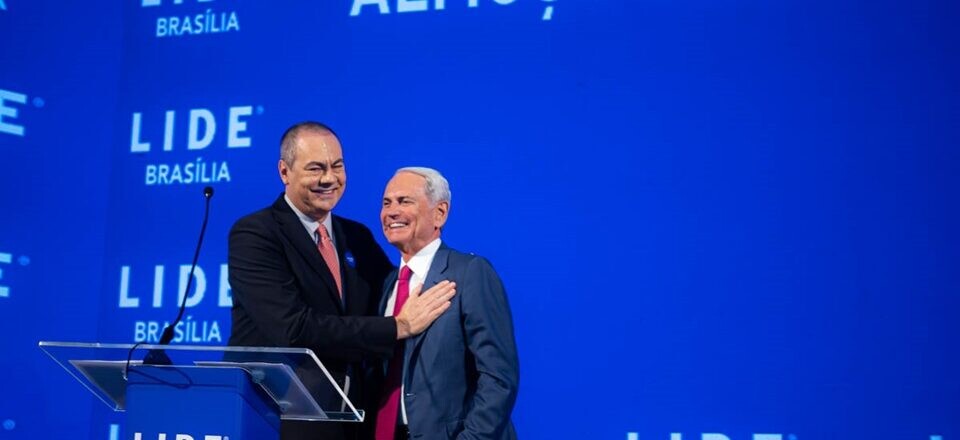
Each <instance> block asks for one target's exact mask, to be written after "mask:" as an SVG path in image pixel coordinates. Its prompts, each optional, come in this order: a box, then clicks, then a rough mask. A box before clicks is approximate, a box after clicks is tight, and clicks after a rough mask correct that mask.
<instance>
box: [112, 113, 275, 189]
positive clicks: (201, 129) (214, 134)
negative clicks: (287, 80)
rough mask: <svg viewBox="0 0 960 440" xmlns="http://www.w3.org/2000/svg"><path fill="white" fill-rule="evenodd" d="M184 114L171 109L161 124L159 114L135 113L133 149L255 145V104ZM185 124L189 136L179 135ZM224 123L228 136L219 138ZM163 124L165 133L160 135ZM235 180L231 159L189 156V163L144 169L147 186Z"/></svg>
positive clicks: (200, 149)
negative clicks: (252, 130)
mask: <svg viewBox="0 0 960 440" xmlns="http://www.w3.org/2000/svg"><path fill="white" fill-rule="evenodd" d="M183 113H184V112H183V111H181V112H179V113H178V112H177V111H176V110H167V111H166V112H164V117H163V123H162V124H161V123H158V122H159V118H157V116H159V115H149V114H147V115H145V114H144V113H142V112H134V113H133V117H132V120H131V125H130V152H131V153H134V154H146V153H151V152H154V151H157V150H162V152H163V153H170V152H174V151H188V152H196V153H201V152H204V151H210V150H209V148H213V147H215V146H216V145H223V146H224V147H226V148H228V149H235V148H249V147H250V146H251V145H252V144H253V143H252V140H251V138H250V136H249V135H247V133H246V132H247V123H248V120H249V118H250V117H252V116H253V115H254V107H253V106H249V105H246V106H234V107H229V108H227V109H226V110H225V111H222V112H214V111H212V110H210V109H206V108H193V109H189V110H187V111H186V114H187V117H186V121H184V120H183V117H182V116H180V117H179V118H178V115H183ZM256 113H257V114H262V113H263V107H257V108H256ZM218 114H219V115H220V116H219V119H218V116H217V115H218ZM178 121H179V122H178ZM218 121H220V122H218ZM184 123H186V125H187V130H186V131H187V133H186V136H185V137H178V136H177V134H176V133H177V132H178V129H177V127H178V126H179V127H180V130H182V129H183V125H184ZM223 125H226V130H225V131H226V136H219V137H218V133H221V132H223V130H221V129H220V128H219V127H221V126H223ZM161 127H162V133H163V134H162V136H161V135H160V132H161V130H160V128H161ZM178 141H180V142H179V143H178ZM151 154H153V153H151ZM151 157H155V156H151ZM231 179H232V176H231V175H230V167H229V164H228V163H227V161H215V160H214V161H208V160H205V159H204V158H203V156H199V155H198V156H196V157H192V158H189V159H188V160H187V161H186V162H179V163H151V164H147V165H146V168H145V171H144V183H145V184H146V185H184V184H194V183H197V184H207V183H224V182H230V181H231Z"/></svg>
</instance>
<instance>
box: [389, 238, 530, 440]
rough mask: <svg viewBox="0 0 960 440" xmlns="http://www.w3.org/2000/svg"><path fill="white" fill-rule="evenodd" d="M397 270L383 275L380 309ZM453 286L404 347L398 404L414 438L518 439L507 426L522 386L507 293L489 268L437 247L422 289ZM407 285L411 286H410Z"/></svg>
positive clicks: (474, 258)
mask: <svg viewBox="0 0 960 440" xmlns="http://www.w3.org/2000/svg"><path fill="white" fill-rule="evenodd" d="M396 279H397V271H393V272H392V273H391V274H390V276H388V277H387V282H386V283H385V284H384V289H385V290H384V292H385V294H384V295H383V298H384V299H383V300H382V301H381V305H380V310H381V313H383V312H384V311H385V309H386V303H387V299H388V298H389V296H390V294H391V292H392V289H393V285H394V284H395V282H396ZM443 280H450V281H454V282H456V289H457V293H456V295H455V296H454V297H453V300H452V301H451V306H450V308H449V309H447V311H445V312H444V313H443V315H441V316H440V317H439V318H437V320H436V321H434V323H433V324H432V325H431V326H430V327H429V328H428V329H427V330H426V331H425V332H423V333H421V334H420V335H417V336H415V337H412V338H409V339H407V340H405V341H403V344H404V367H403V376H402V377H403V386H404V393H403V395H402V398H403V399H404V404H405V406H406V414H407V422H408V428H409V429H410V435H411V437H412V438H416V439H422V440H433V439H437V440H439V439H453V438H459V439H496V440H510V439H516V432H515V431H514V428H513V423H512V422H511V420H510V414H511V412H512V411H513V405H514V402H515V401H516V397H517V391H518V388H519V381H520V366H519V359H518V356H517V349H516V342H515V340H514V334H513V321H512V318H511V313H510V307H509V304H508V303H507V297H506V292H505V291H504V288H503V283H502V282H501V281H500V277H499V276H497V274H496V272H495V271H494V270H493V267H492V266H491V265H490V263H489V262H488V261H487V260H486V259H484V258H482V257H479V256H475V255H471V254H465V253H461V252H458V251H456V250H453V249H451V248H449V247H447V246H446V245H445V244H441V246H440V248H439V249H438V250H437V253H436V255H435V256H434V258H433V262H432V263H431V265H430V269H429V271H428V273H427V276H426V278H425V279H424V283H423V288H422V291H426V290H427V289H428V288H429V287H432V286H433V285H435V284H437V283H439V282H440V281H443ZM411 287H413V286H411Z"/></svg>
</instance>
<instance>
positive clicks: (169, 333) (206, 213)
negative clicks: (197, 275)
mask: <svg viewBox="0 0 960 440" xmlns="http://www.w3.org/2000/svg"><path fill="white" fill-rule="evenodd" d="M211 197H213V187H212V186H208V187H205V188H203V199H204V201H205V203H204V209H203V225H201V226H200V238H199V239H198V240H197V249H196V250H195V251H194V252H193V263H191V265H190V275H189V276H188V277H187V286H186V287H185V288H184V290H183V300H182V301H180V311H179V312H178V313H177V319H174V320H173V323H171V324H170V325H168V326H166V327H165V328H164V329H163V333H162V334H161V335H160V342H158V343H157V345H167V344H169V343H170V341H173V334H174V329H175V328H176V327H177V324H178V323H180V319H181V318H183V312H184V311H185V310H186V308H187V294H189V293H190V287H192V286H193V272H194V271H195V270H196V268H197V260H198V259H199V258H200V246H202V245H203V235H204V234H205V233H206V232H207V220H209V218H210V198H211ZM143 363H145V364H153V365H170V364H171V362H170V358H169V357H167V355H166V353H164V352H163V350H150V351H149V352H148V353H147V356H146V357H144V358H143Z"/></svg>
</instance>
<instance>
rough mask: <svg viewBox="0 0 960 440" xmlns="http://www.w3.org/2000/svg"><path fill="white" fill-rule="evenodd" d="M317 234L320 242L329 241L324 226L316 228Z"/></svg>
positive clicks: (328, 235)
mask: <svg viewBox="0 0 960 440" xmlns="http://www.w3.org/2000/svg"><path fill="white" fill-rule="evenodd" d="M317 234H318V235H319V236H320V240H321V241H330V234H328V233H327V228H326V226H323V225H320V226H318V227H317Z"/></svg>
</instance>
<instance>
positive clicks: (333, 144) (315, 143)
mask: <svg viewBox="0 0 960 440" xmlns="http://www.w3.org/2000/svg"><path fill="white" fill-rule="evenodd" d="M301 156H302V157H303V159H305V160H308V161H321V162H328V161H329V162H333V161H336V160H339V159H342V158H343V149H342V148H341V147H340V141H338V140H337V137H336V136H334V135H333V133H330V132H320V131H315V130H311V131H305V132H303V133H300V135H299V136H298V137H297V158H298V159H299V158H300V157H301Z"/></svg>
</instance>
